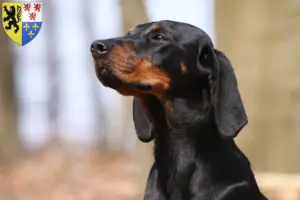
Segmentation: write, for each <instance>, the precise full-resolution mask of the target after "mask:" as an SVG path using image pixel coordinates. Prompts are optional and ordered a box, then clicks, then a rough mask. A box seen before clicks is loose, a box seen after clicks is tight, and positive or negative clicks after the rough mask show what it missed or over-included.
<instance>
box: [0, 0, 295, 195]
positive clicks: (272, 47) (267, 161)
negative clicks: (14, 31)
mask: <svg viewBox="0 0 300 200" xmlns="http://www.w3.org/2000/svg"><path fill="white" fill-rule="evenodd" d="M0 2H3V1H0ZM162 19H169V20H175V21H182V22H187V23H191V24H194V25H196V26H198V27H200V28H202V29H204V30H205V31H206V32H207V33H208V34H209V35H210V36H211V37H212V39H213V41H214V43H215V44H216V46H217V48H218V49H220V50H221V51H223V52H225V54H226V55H227V56H228V57H229V58H230V60H231V62H232V64H233V66H234V68H235V70H236V74H237V77H238V81H239V85H240V91H241V94H242V97H243V100H244V104H245V107H246V111H247V114H248V117H249V124H248V125H247V126H246V127H245V128H244V130H243V131H242V132H241V133H240V135H239V136H238V137H237V138H236V141H237V143H238V145H239V146H240V147H241V149H242V150H243V151H244V152H245V153H246V155H247V156H248V157H249V159H250V160H251V163H252V165H253V169H254V170H255V172H256V176H257V179H258V182H259V184H260V186H261V187H262V190H263V191H264V192H265V193H266V195H267V196H268V197H269V199H274V200H300V155H299V154H300V145H299V144H300V1H299V0H276V3H275V1H274V0H260V1H259V0H185V1H181V0H164V1H159V0H145V1H142V0H86V1H83V0H64V1H59V0H55V1H54V0H53V1H43V27H42V29H41V31H40V33H39V35H38V36H37V37H36V38H35V39H34V40H33V41H32V42H30V43H29V44H27V45H26V46H24V47H20V46H18V45H16V44H13V43H12V42H11V41H10V39H9V38H8V36H7V35H6V34H5V32H4V31H0V59H1V62H0V199H1V200H29V199H30V200H48V199H49V200H61V199H64V200H76V199H80V200H96V199H97V200H98V199H103V200H110V199H111V200H115V199H124V200H126V199H128V200H135V199H136V200H137V199H142V197H141V196H142V194H143V192H144V187H145V183H146V178H147V176H148V172H149V168H150V166H151V164H152V162H153V160H152V159H153V158H152V143H150V144H143V143H141V142H139V141H137V137H136V135H135V131H134V127H133V123H132V116H131V115H132V113H131V112H132V105H131V104H132V98H129V97H126V98H125V97H121V96H120V95H119V94H117V93H116V92H114V91H113V90H110V89H108V88H104V87H103V86H102V85H101V84H100V83H98V81H97V79H96V76H95V74H94V71H93V70H94V69H93V65H92V59H91V56H90V54H89V46H90V44H91V42H92V41H93V40H95V39H100V38H108V37H114V36H118V35H122V34H124V33H125V32H126V31H127V30H128V29H129V28H131V27H134V26H135V25H136V24H139V23H144V22H147V21H153V20H162Z"/></svg>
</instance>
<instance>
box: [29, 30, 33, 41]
mask: <svg viewBox="0 0 300 200" xmlns="http://www.w3.org/2000/svg"><path fill="white" fill-rule="evenodd" d="M28 35H29V37H30V39H31V38H32V37H33V36H34V33H33V32H32V31H30V32H29V33H28Z"/></svg>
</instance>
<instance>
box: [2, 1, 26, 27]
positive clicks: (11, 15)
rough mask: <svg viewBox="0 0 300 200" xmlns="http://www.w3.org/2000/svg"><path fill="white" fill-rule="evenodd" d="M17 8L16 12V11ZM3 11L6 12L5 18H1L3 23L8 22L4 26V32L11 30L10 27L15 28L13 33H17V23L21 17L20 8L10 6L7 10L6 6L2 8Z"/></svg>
mask: <svg viewBox="0 0 300 200" xmlns="http://www.w3.org/2000/svg"><path fill="white" fill-rule="evenodd" d="M16 7H17V11H16ZM3 8H4V11H5V12H6V15H7V16H6V17H4V18H3V21H4V22H6V21H8V25H7V26H5V29H6V30H11V29H12V26H14V27H15V31H14V32H15V33H17V32H18V31H19V29H20V27H19V25H18V22H19V21H20V20H21V15H22V12H21V10H22V8H21V6H10V8H9V10H8V9H7V6H4V7H3Z"/></svg>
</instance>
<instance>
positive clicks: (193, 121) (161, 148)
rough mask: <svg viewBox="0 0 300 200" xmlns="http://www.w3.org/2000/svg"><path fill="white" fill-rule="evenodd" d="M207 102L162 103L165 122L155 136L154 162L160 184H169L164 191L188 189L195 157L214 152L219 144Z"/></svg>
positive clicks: (192, 100)
mask: <svg viewBox="0 0 300 200" xmlns="http://www.w3.org/2000/svg"><path fill="white" fill-rule="evenodd" d="M204 102H208V101H206V100H205V101H204V100H203V99H202V98H200V97H198V98H195V97H193V98H175V99H172V100H167V101H165V102H163V107H164V115H165V116H164V118H165V120H164V122H160V125H159V126H158V130H157V134H156V136H155V162H156V165H157V168H158V171H159V179H161V181H160V182H165V183H166V184H164V186H162V187H168V188H165V189H166V190H165V191H170V190H172V191H173V190H174V189H175V191H177V192H178V190H181V189H183V188H185V187H187V185H188V182H189V180H190V178H191V176H192V173H193V171H194V167H195V161H196V157H199V156H200V157H201V154H203V156H204V155H208V154H207V152H211V151H215V147H214V146H217V143H218V141H220V138H219V136H218V134H217V130H216V128H215V125H214V124H213V123H212V122H213V121H214V120H213V119H212V118H213V115H212V107H211V105H208V104H205V103H204ZM214 133H215V134H214ZM211 153H213V152H211ZM166 166H168V168H166ZM179 180H180V181H179ZM176 188H177V189H176ZM170 192H171V191H170ZM173 192H174V191H173Z"/></svg>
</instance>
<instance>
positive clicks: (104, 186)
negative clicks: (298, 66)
mask: <svg viewBox="0 0 300 200" xmlns="http://www.w3.org/2000/svg"><path fill="white" fill-rule="evenodd" d="M71 152H72V153H71ZM136 172H137V166H136V165H135V164H134V162H133V159H132V158H131V157H130V156H128V155H124V154H121V153H112V152H108V151H99V150H88V151H87V150H79V151H78V150H77V151H76V152H75V153H74V151H73V150H66V149H62V148H51V149H47V150H45V151H42V152H40V153H39V154H35V155H30V156H26V157H24V158H23V159H22V161H21V162H19V163H17V164H14V165H11V166H6V167H4V166H2V167H1V168H0V199H1V200H62V199H63V200H102V199H103V200H120V199H122V200H138V199H142V196H141V195H142V192H143V189H144V185H140V184H139V181H138V179H137V177H138V176H137V173H136ZM257 177H258V181H259V182H260V183H261V185H262V187H263V191H264V192H265V193H266V195H267V196H268V197H269V199H270V200H300V192H299V191H300V188H299V187H300V181H299V180H300V179H296V178H295V177H296V176H293V177H290V178H288V179H287V178H285V176H284V175H282V176H279V177H277V176H276V177H275V175H272V174H263V175H257ZM298 181H299V182H298ZM298 189H299V190H298ZM297 195H298V197H297Z"/></svg>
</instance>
